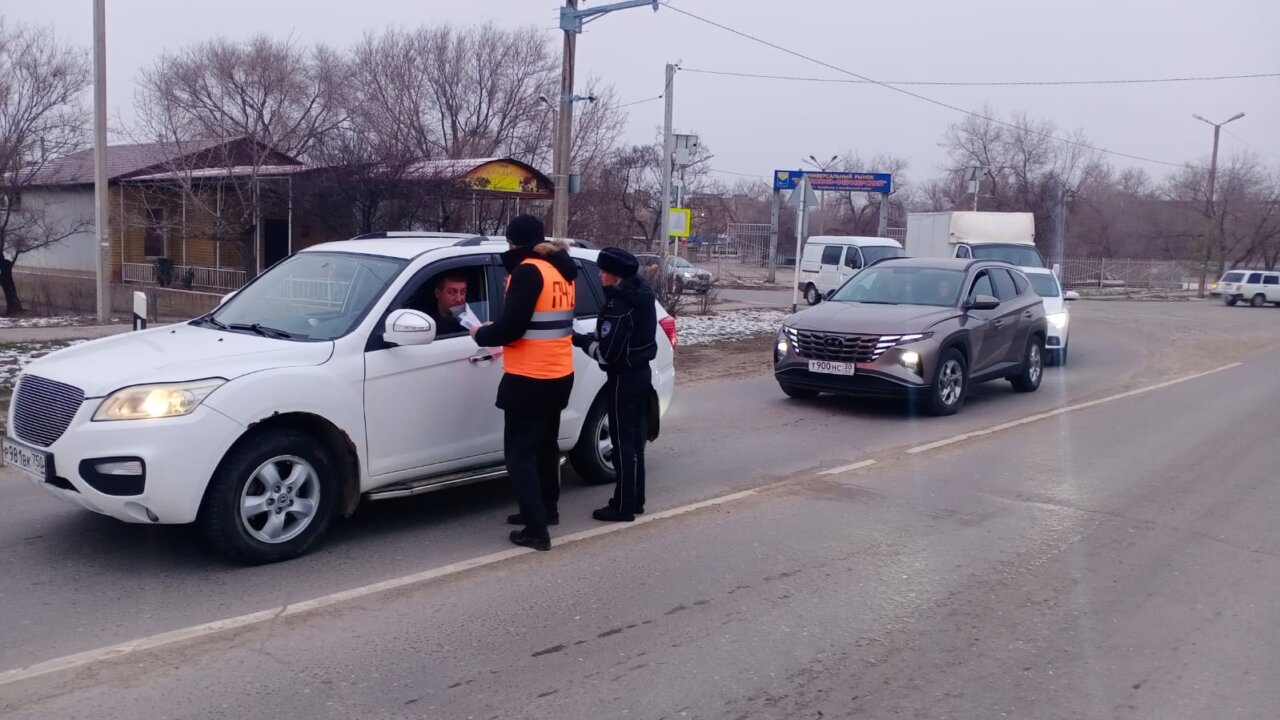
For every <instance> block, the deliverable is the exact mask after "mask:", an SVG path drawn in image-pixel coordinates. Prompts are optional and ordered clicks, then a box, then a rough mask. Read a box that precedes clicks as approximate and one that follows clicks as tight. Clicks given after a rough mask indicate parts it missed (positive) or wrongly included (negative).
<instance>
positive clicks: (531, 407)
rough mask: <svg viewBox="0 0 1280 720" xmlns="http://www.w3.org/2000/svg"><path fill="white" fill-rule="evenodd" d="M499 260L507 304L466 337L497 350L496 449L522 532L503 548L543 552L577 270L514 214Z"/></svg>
mask: <svg viewBox="0 0 1280 720" xmlns="http://www.w3.org/2000/svg"><path fill="white" fill-rule="evenodd" d="M507 242H508V243H509V244H510V245H511V249H510V250H508V251H507V252H505V253H503V254H502V263H503V265H504V266H506V268H507V273H508V278H507V297H506V302H505V303H504V304H503V308H502V316H501V317H499V318H498V319H497V320H496V321H494V322H493V323H490V324H487V325H485V326H484V327H481V328H477V329H475V330H472V331H471V336H472V337H473V338H475V341H476V344H478V345H480V346H481V347H498V346H503V347H504V348H505V349H504V350H503V353H502V363H503V375H502V383H501V384H500V385H499V386H498V402H497V405H498V407H499V408H501V409H502V410H503V412H504V415H505V421H506V427H505V430H504V433H503V450H504V452H505V454H506V463H507V474H508V475H510V476H511V482H512V484H513V485H514V486H515V491H516V498H517V500H518V501H519V503H520V512H519V513H517V514H515V515H512V516H511V517H509V518H507V522H509V523H511V524H513V525H524V529H522V530H516V531H513V532H512V533H511V542H513V543H515V544H517V545H523V546H525V547H531V548H533V549H535V550H550V549H551V535H550V533H548V532H547V525H558V524H559V523H560V509H559V502H560V445H559V436H560V412H561V411H562V410H564V409H565V407H567V406H568V405H569V393H570V392H572V391H573V307H574V298H575V295H574V286H573V281H574V279H575V278H576V277H577V274H578V269H577V267H576V266H575V265H574V264H573V259H572V258H570V257H569V248H568V245H566V244H565V243H564V242H563V241H556V242H548V241H547V239H546V232H545V230H544V229H543V225H542V221H541V220H538V219H537V218H535V217H533V216H532V215H520V216H518V217H516V218H513V219H512V220H511V223H510V224H508V225H507Z"/></svg>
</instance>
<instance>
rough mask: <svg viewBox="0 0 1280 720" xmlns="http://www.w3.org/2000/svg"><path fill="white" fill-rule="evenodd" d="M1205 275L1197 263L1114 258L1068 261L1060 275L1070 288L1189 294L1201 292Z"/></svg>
mask: <svg viewBox="0 0 1280 720" xmlns="http://www.w3.org/2000/svg"><path fill="white" fill-rule="evenodd" d="M1202 275H1203V266H1202V265H1201V264H1200V263H1196V262H1188V261H1183V260H1134V259H1114V258H1068V259H1066V260H1064V261H1063V262H1062V268H1061V271H1060V273H1059V277H1060V278H1061V280H1062V284H1063V285H1064V286H1066V287H1076V288H1088V287H1093V288H1132V289H1140V290H1187V291H1190V290H1199V289H1200V282H1201V277H1202ZM1210 279H1211V280H1216V279H1217V278H1210Z"/></svg>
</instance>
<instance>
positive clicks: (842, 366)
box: [809, 360, 857, 375]
mask: <svg viewBox="0 0 1280 720" xmlns="http://www.w3.org/2000/svg"><path fill="white" fill-rule="evenodd" d="M809 372H815V373H823V374H824V375H852V374H854V373H855V372H857V366H856V365H854V364H853V363H851V362H832V361H830V360H810V361H809Z"/></svg>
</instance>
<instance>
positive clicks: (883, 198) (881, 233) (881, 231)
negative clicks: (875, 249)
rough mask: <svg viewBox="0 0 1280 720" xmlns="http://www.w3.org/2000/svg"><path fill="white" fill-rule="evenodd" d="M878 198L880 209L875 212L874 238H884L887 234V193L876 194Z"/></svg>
mask: <svg viewBox="0 0 1280 720" xmlns="http://www.w3.org/2000/svg"><path fill="white" fill-rule="evenodd" d="M877 194H878V195H879V196H880V207H879V208H878V209H877V212H876V237H885V235H887V234H888V232H889V193H877Z"/></svg>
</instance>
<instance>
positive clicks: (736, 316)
mask: <svg viewBox="0 0 1280 720" xmlns="http://www.w3.org/2000/svg"><path fill="white" fill-rule="evenodd" d="M790 314H791V313H789V312H787V311H786V310H773V309H750V310H725V311H722V312H717V313H714V314H712V315H684V316H681V317H679V318H677V319H676V337H677V339H678V340H679V343H680V344H681V345H701V344H703V343H709V342H716V341H718V340H739V339H742V338H748V337H757V336H760V335H772V334H774V333H776V332H778V328H780V327H782V321H783V320H784V319H785V318H786V317H787V316H788V315H790Z"/></svg>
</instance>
